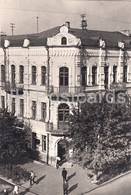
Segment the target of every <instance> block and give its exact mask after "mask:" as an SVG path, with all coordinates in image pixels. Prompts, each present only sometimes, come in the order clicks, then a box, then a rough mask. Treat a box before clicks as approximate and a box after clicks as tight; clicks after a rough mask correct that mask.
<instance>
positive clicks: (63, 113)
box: [58, 104, 69, 128]
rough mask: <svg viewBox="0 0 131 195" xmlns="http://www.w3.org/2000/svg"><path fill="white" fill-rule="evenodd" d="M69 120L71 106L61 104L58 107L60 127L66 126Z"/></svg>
mask: <svg viewBox="0 0 131 195" xmlns="http://www.w3.org/2000/svg"><path fill="white" fill-rule="evenodd" d="M68 120H69V106H68V105H67V104H60V105H59V107H58V122H59V128H61V127H64V126H66V124H67V123H68Z"/></svg>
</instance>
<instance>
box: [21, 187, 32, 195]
mask: <svg viewBox="0 0 131 195" xmlns="http://www.w3.org/2000/svg"><path fill="white" fill-rule="evenodd" d="M29 191H30V188H26V189H25V191H23V192H20V195H24V194H26V193H27V192H29Z"/></svg>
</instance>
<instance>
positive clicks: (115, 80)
mask: <svg viewBox="0 0 131 195" xmlns="http://www.w3.org/2000/svg"><path fill="white" fill-rule="evenodd" d="M116 82H117V66H113V83H116Z"/></svg>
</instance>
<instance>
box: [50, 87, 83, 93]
mask: <svg viewBox="0 0 131 195" xmlns="http://www.w3.org/2000/svg"><path fill="white" fill-rule="evenodd" d="M84 91H85V87H83V86H79V87H77V86H75V87H66V89H65V91H64V87H63V89H62V87H54V86H53V85H51V86H49V87H48V93H57V94H58V93H66V94H71V93H73V94H76V95H77V94H79V93H82V92H84Z"/></svg>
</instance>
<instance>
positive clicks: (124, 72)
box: [123, 66, 127, 83]
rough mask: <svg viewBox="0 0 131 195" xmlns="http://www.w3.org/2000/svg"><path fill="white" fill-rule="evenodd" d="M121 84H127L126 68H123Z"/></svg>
mask: <svg viewBox="0 0 131 195" xmlns="http://www.w3.org/2000/svg"><path fill="white" fill-rule="evenodd" d="M123 82H124V83H126V82H127V66H123Z"/></svg>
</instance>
